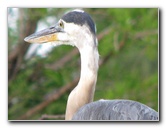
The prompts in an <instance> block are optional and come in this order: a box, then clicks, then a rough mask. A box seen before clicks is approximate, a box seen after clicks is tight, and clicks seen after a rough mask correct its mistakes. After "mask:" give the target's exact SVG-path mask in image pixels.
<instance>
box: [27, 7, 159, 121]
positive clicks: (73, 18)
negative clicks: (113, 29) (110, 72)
mask: <svg viewBox="0 0 166 128" xmlns="http://www.w3.org/2000/svg"><path fill="white" fill-rule="evenodd" d="M24 40H25V41H27V42H30V43H47V42H53V43H55V44H59V45H62V44H66V45H72V46H76V47H77V48H78V50H79V52H80V57H81V75H80V80H79V82H78V85H77V86H76V87H75V88H74V89H73V90H72V92H71V93H70V95H69V97H68V101H67V107H66V115H65V119H66V120H72V119H73V120H158V112H156V111H155V110H153V109H152V108H150V107H148V106H146V105H144V104H142V103H139V102H136V101H131V100H100V101H96V102H93V97H94V93H95V86H96V81H97V72H98V60H99V54H98V48H97V45H98V42H97V38H96V28H95V24H94V22H93V20H92V18H91V17H90V15H89V14H87V13H86V12H84V11H83V10H73V11H71V12H68V13H66V14H65V15H64V16H63V17H62V18H61V19H60V20H59V22H58V23H57V24H56V25H55V26H52V27H50V28H47V29H44V30H42V31H39V32H37V33H34V34H32V35H30V36H28V37H26V38H25V39H24Z"/></svg>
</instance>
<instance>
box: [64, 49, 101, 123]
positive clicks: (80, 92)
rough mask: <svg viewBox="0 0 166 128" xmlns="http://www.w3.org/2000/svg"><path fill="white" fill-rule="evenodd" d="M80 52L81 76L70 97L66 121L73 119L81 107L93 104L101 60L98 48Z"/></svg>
mask: <svg viewBox="0 0 166 128" xmlns="http://www.w3.org/2000/svg"><path fill="white" fill-rule="evenodd" d="M79 51H80V55H81V75H80V80H79V83H78V85H77V86H76V87H75V88H74V89H73V91H72V92H71V93H70V95H69V97H68V102H67V108H66V117H65V118H66V120H70V119H72V117H73V115H74V114H75V113H76V112H77V111H78V109H79V108H80V107H82V106H83V105H85V104H87V103H89V102H92V101H93V97H94V92H95V86H96V81H97V71H98V59H99V55H98V50H97V47H95V48H93V47H91V46H85V47H83V48H81V49H79Z"/></svg>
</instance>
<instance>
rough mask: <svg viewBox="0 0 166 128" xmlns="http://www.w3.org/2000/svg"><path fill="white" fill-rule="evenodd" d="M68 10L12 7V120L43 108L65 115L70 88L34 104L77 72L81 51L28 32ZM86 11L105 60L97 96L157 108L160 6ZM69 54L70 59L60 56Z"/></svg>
mask: <svg viewBox="0 0 166 128" xmlns="http://www.w3.org/2000/svg"><path fill="white" fill-rule="evenodd" d="M70 10H72V8H63V9H62V8H8V119H9V120H38V119H41V117H42V115H44V114H48V115H62V118H56V119H64V118H63V115H64V114H65V108H66V102H67V98H68V95H69V93H70V91H71V90H72V88H70V89H69V90H67V91H65V92H64V93H63V94H62V95H60V96H59V97H58V98H57V99H56V100H52V101H51V102H49V103H48V104H47V105H45V106H44V107H43V108H42V109H41V110H38V109H35V110H34V111H33V112H32V111H31V110H32V109H34V108H35V107H36V106H40V105H41V104H42V103H43V104H44V103H46V102H47V100H48V99H49V98H50V97H52V96H53V95H55V94H58V91H59V90H60V89H61V88H62V87H64V86H66V85H67V84H68V83H71V82H72V81H73V80H74V79H75V78H77V77H78V76H79V74H80V58H79V54H78V53H77V52H76V53H77V54H70V53H71V51H73V49H75V50H76V48H74V47H71V46H60V47H53V45H52V44H49V45H48V44H47V45H46V44H43V45H31V44H28V43H26V42H24V38H25V37H26V36H28V35H30V34H32V33H34V32H35V31H38V30H41V29H43V28H46V27H49V26H52V25H54V24H55V23H56V22H57V21H58V19H59V18H60V17H61V16H62V15H63V14H64V13H65V12H67V11H70ZM84 11H86V12H87V13H89V14H90V15H91V17H92V18H93V20H94V21H95V23H96V27H97V35H98V39H99V45H98V50H99V53H100V63H102V65H100V68H99V72H98V80H97V85H96V92H95V96H94V100H99V99H131V100H136V101H139V102H142V103H144V104H146V105H148V106H150V107H152V108H153V109H155V110H157V111H158V108H159V106H158V101H159V99H158V98H159V97H158V93H159V90H158V89H159V85H158V81H159V79H158V9H157V8H109V9H107V8H100V9H98V8H85V9H84ZM67 55H68V56H67ZM65 57H68V60H67V61H66V62H63V61H61V59H62V58H65ZM29 111H31V114H29V115H28V112H29ZM25 114H26V116H24V115H25ZM48 119H55V118H48Z"/></svg>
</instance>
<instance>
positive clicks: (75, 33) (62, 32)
mask: <svg viewBox="0 0 166 128" xmlns="http://www.w3.org/2000/svg"><path fill="white" fill-rule="evenodd" d="M95 31H96V30H95V25H94V22H93V20H92V19H91V17H90V16H89V14H87V13H86V12H84V11H83V10H73V11H71V12H68V13H66V14H65V15H64V16H63V17H62V18H61V19H60V20H59V21H58V23H56V24H55V25H54V26H51V27H49V28H46V29H44V30H41V31H39V32H36V33H34V34H32V35H30V36H28V37H26V38H25V39H24V40H25V41H26V42H29V43H47V42H53V43H55V44H68V45H74V46H77V47H81V46H82V43H83V42H86V41H87V40H89V42H90V40H96V38H95V34H96V32H95ZM84 40H86V41H84ZM87 42H88V41H87ZM91 42H92V41H91Z"/></svg>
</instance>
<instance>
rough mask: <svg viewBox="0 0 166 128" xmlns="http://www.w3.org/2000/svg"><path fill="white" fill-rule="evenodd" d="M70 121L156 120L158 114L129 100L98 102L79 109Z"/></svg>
mask: <svg viewBox="0 0 166 128" xmlns="http://www.w3.org/2000/svg"><path fill="white" fill-rule="evenodd" d="M72 120H158V112H156V111H155V110H153V109H151V108H150V107H148V106H146V105H144V104H141V103H139V102H136V101H131V100H100V101H96V102H92V103H89V104H86V105H84V106H83V107H81V108H80V109H79V110H78V111H77V113H75V115H74V116H73V118H72Z"/></svg>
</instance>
